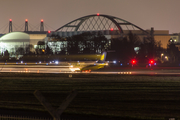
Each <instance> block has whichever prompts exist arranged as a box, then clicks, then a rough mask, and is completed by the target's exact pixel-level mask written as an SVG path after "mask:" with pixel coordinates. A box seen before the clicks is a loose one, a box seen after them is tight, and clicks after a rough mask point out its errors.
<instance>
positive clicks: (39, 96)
mask: <svg viewBox="0 0 180 120" xmlns="http://www.w3.org/2000/svg"><path fill="white" fill-rule="evenodd" d="M34 95H35V96H36V98H37V99H38V100H39V101H40V103H41V104H42V105H43V106H44V107H45V108H46V110H47V111H48V112H49V113H50V114H51V116H52V117H53V120H61V119H60V116H61V114H62V113H63V112H64V110H65V109H66V108H67V107H68V105H69V104H70V102H71V101H72V100H73V99H74V98H75V96H76V95H77V91H76V90H73V91H72V92H71V93H70V95H69V96H68V97H67V98H66V99H65V100H64V101H63V103H62V104H61V105H60V107H59V108H58V109H57V110H54V108H53V107H52V106H51V104H50V103H49V102H48V101H47V100H46V99H45V98H44V96H43V95H42V94H41V92H40V91H38V90H36V91H35V92H34Z"/></svg>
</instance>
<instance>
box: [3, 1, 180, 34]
mask: <svg viewBox="0 0 180 120" xmlns="http://www.w3.org/2000/svg"><path fill="white" fill-rule="evenodd" d="M0 5H1V6H0V13H1V17H0V33H2V32H3V31H4V29H5V28H3V26H5V25H7V24H8V22H9V19H10V18H11V19H12V20H13V23H14V25H15V24H16V25H18V26H21V25H23V24H24V21H25V19H26V18H27V19H28V21H29V24H32V25H34V26H35V25H39V23H40V20H41V19H44V23H45V24H47V25H49V26H51V27H52V28H54V30H55V29H57V28H59V27H61V26H62V25H64V24H66V23H68V22H70V21H72V20H74V19H77V18H80V17H83V16H86V15H91V14H96V13H100V14H107V15H112V16H116V17H119V18H122V19H124V20H127V21H129V22H131V23H133V24H135V25H137V26H139V27H141V28H143V29H150V28H151V27H154V29H155V30H169V31H170V33H179V32H180V14H179V12H180V0H0ZM51 30H52V29H51Z"/></svg>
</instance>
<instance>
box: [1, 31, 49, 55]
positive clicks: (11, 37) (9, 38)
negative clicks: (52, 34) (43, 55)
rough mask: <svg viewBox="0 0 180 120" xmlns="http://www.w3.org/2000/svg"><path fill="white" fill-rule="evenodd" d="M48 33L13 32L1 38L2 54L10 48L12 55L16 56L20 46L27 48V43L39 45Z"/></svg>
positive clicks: (34, 45)
mask: <svg viewBox="0 0 180 120" xmlns="http://www.w3.org/2000/svg"><path fill="white" fill-rule="evenodd" d="M45 38H46V34H44V33H41V34H40V33H36V32H30V33H25V32H11V33H8V34H5V35H3V36H2V37H1V38H0V54H2V53H3V52H4V51H6V50H8V52H9V55H10V57H15V52H16V50H17V49H18V48H20V47H21V48H26V46H27V45H30V44H31V45H33V47H34V48H35V47H37V43H38V41H44V39H45Z"/></svg>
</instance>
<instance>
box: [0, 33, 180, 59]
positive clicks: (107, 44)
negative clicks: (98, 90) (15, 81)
mask: <svg viewBox="0 0 180 120" xmlns="http://www.w3.org/2000/svg"><path fill="white" fill-rule="evenodd" d="M50 38H51V39H50V41H49V42H47V43H45V42H44V41H39V42H38V43H37V47H36V48H34V46H33V45H26V46H25V48H24V47H19V48H17V49H16V51H15V52H14V53H13V54H15V55H71V54H101V53H102V52H103V51H107V52H108V51H113V52H108V56H107V58H108V60H117V61H129V60H131V59H137V60H139V61H142V62H143V61H146V60H148V59H156V60H158V61H160V60H161V58H160V57H161V54H162V53H166V54H167V55H168V56H169V58H170V59H169V60H170V61H171V62H177V61H179V59H180V58H179V50H178V48H177V47H176V45H175V43H174V42H169V43H168V45H167V49H164V48H162V47H161V42H160V41H155V40H154V38H152V37H146V38H144V39H143V41H142V40H140V38H139V36H138V35H136V34H133V33H132V32H129V34H128V35H126V36H124V37H119V38H113V39H107V38H106V37H105V36H104V35H102V34H100V33H98V34H94V33H90V32H86V33H82V34H79V35H74V36H71V37H65V38H64V37H60V36H58V35H52V36H51V37H50ZM135 48H137V49H136V50H135ZM2 56H9V53H8V51H7V50H6V51H5V52H4V55H2Z"/></svg>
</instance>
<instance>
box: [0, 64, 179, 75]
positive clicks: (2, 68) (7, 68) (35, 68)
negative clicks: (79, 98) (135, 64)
mask: <svg viewBox="0 0 180 120" xmlns="http://www.w3.org/2000/svg"><path fill="white" fill-rule="evenodd" d="M76 70H79V68H78V67H73V66H71V65H57V66H56V65H47V64H41V65H36V64H33V65H26V64H18V65H16V64H13V65H12V64H11V65H6V64H5V65H0V72H17V73H71V74H77V73H78V74H119V75H164V76H165V75H175V76H179V75H180V70H179V69H175V70H172V69H171V70H169V69H158V70H157V69H156V70H153V69H150V70H148V69H147V70H141V69H138V70H136V69H133V70H127V69H116V70H115V71H113V70H112V69H111V70H109V71H108V70H106V71H103V69H101V70H97V71H91V72H89V71H85V72H80V71H76Z"/></svg>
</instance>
